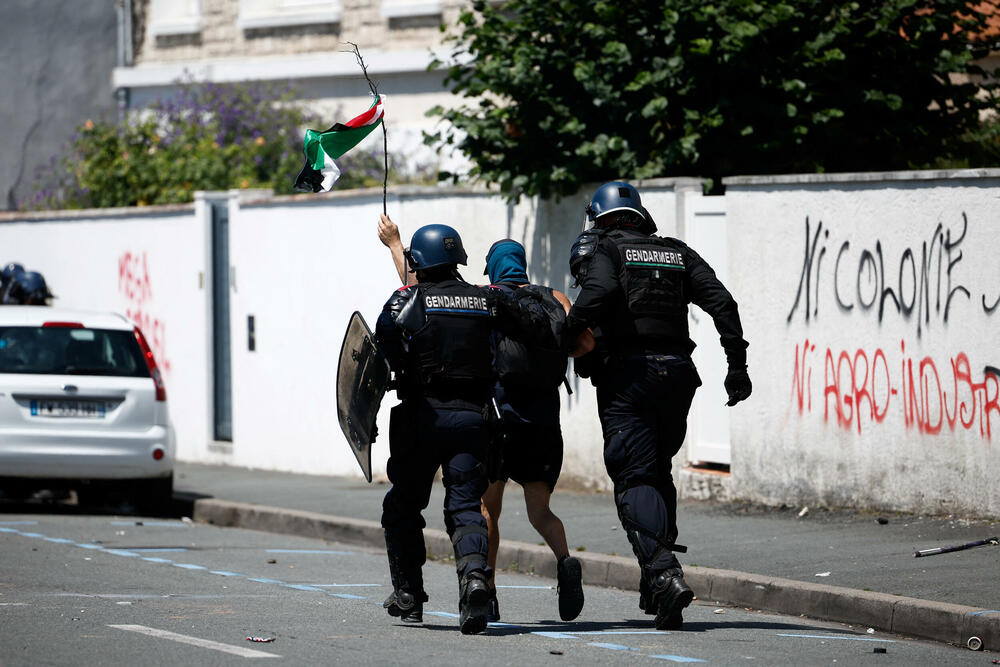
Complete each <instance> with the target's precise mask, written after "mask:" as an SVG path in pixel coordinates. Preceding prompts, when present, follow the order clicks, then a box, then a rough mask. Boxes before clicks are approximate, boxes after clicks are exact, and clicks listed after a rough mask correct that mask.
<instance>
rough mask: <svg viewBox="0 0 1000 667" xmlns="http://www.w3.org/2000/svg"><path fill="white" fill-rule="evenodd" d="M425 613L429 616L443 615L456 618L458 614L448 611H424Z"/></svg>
mask: <svg viewBox="0 0 1000 667" xmlns="http://www.w3.org/2000/svg"><path fill="white" fill-rule="evenodd" d="M424 613H425V614H427V615H429V616H443V617H445V618H458V614H453V613H451V612H450V611H425V612H424Z"/></svg>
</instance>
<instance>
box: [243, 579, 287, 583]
mask: <svg viewBox="0 0 1000 667" xmlns="http://www.w3.org/2000/svg"><path fill="white" fill-rule="evenodd" d="M247 581H256V582H257V583H261V584H281V583H284V582H282V581H279V580H277V579H265V578H264V577H247Z"/></svg>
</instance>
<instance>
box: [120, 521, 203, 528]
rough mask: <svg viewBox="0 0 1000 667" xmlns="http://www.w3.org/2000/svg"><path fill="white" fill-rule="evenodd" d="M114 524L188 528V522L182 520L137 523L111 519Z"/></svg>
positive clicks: (140, 526) (136, 526)
mask: <svg viewBox="0 0 1000 667" xmlns="http://www.w3.org/2000/svg"><path fill="white" fill-rule="evenodd" d="M108 523H109V524H110V525H112V526H133V527H135V528H142V527H144V526H153V527H155V528H187V527H188V524H186V523H182V522H180V521H141V522H139V523H136V522H135V521H109V522H108Z"/></svg>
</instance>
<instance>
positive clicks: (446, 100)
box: [112, 0, 467, 169]
mask: <svg viewBox="0 0 1000 667" xmlns="http://www.w3.org/2000/svg"><path fill="white" fill-rule="evenodd" d="M130 4H131V7H130V9H131V11H130V24H131V25H130V27H129V31H130V32H131V40H130V41H131V45H132V51H133V53H132V57H131V58H130V59H129V61H128V62H127V63H124V64H122V65H121V66H119V67H116V68H115V70H114V73H113V76H112V82H113V86H114V87H115V89H116V90H118V91H120V94H121V95H122V96H123V97H124V98H127V100H128V106H129V108H132V109H141V108H143V107H144V106H146V105H148V104H149V103H150V102H152V101H154V100H156V99H158V98H162V97H164V96H166V95H169V94H170V92H171V91H172V90H174V89H175V88H176V87H177V86H178V84H179V83H180V82H182V81H210V82H216V83H222V82H236V81H270V82H289V83H290V84H291V85H292V86H293V87H294V88H295V90H296V91H297V93H298V94H299V96H300V98H301V99H302V102H303V103H304V104H305V105H307V106H308V107H309V109H310V110H311V111H312V112H314V113H316V114H318V115H320V116H321V117H322V118H324V119H327V118H329V121H330V124H332V123H333V122H335V121H343V120H346V119H348V118H352V117H353V116H355V115H357V114H358V113H360V112H362V111H364V110H365V109H366V108H367V106H368V104H369V103H370V99H371V98H370V91H369V86H368V83H367V82H366V81H365V79H364V77H363V76H362V72H361V68H360V66H359V64H358V62H357V60H356V58H355V55H354V54H353V52H352V51H351V49H352V45H355V44H356V45H357V47H358V49H359V51H360V53H361V55H362V56H363V58H364V61H365V63H366V66H367V69H368V73H369V75H370V76H371V78H372V79H373V80H374V81H375V82H376V85H377V87H378V90H379V93H380V94H382V95H384V96H385V98H386V128H387V131H388V132H389V150H390V152H392V153H394V154H396V155H397V156H399V155H402V156H406V157H407V159H408V160H409V161H410V162H415V163H418V164H420V165H422V166H425V167H435V166H436V167H439V168H442V169H451V168H453V167H454V166H455V162H454V161H453V160H452V158H450V157H448V156H445V157H444V158H441V157H439V156H438V155H437V154H436V153H435V152H434V151H433V150H431V149H430V148H427V147H425V146H424V145H423V136H422V133H423V132H424V131H425V130H431V129H432V128H433V127H434V126H435V124H436V122H437V121H436V119H434V118H428V117H427V116H426V113H427V111H428V110H429V109H431V108H432V107H435V106H438V105H448V104H453V103H454V100H455V98H454V97H453V96H452V95H451V94H450V93H449V92H448V91H447V89H446V88H445V87H444V82H443V79H444V73H443V72H442V71H431V70H429V69H428V67H429V66H430V65H431V63H432V62H433V61H434V59H435V58H443V57H445V56H446V54H447V53H448V46H447V44H446V43H445V41H444V40H445V36H446V34H447V33H445V32H442V30H441V26H442V25H454V24H455V22H456V20H457V18H458V15H459V12H460V11H461V9H462V8H463V7H465V6H466V5H467V3H465V2H462V1H460V0H428V1H415V2H414V1H410V0H322V1H320V0H130ZM376 141H379V142H380V141H381V139H380V137H369V138H368V139H367V142H369V143H370V142H376Z"/></svg>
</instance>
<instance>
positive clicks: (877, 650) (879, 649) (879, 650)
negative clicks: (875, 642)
mask: <svg viewBox="0 0 1000 667" xmlns="http://www.w3.org/2000/svg"><path fill="white" fill-rule="evenodd" d="M885 652H886V650H885V647H884V646H876V647H875V649H874V650H873V651H872V653H885Z"/></svg>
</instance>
